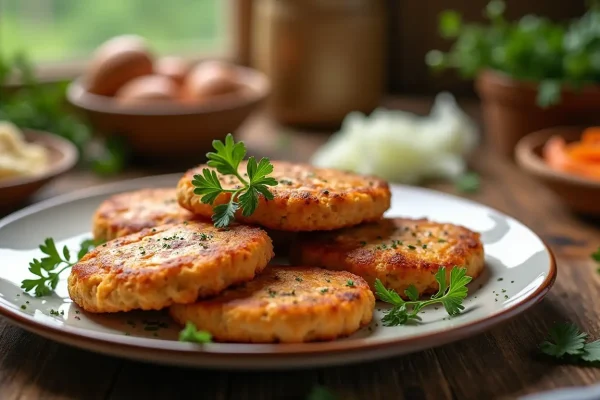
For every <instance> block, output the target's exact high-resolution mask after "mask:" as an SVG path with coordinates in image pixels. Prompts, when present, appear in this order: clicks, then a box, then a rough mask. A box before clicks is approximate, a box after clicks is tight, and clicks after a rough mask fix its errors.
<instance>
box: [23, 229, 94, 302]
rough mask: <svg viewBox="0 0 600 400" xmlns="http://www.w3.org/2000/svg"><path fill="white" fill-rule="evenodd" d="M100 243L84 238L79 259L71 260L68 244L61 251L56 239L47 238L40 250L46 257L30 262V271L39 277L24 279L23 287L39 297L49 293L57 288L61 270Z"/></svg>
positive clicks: (78, 253) (71, 264)
mask: <svg viewBox="0 0 600 400" xmlns="http://www.w3.org/2000/svg"><path fill="white" fill-rule="evenodd" d="M98 244H100V243H99V242H97V241H94V240H93V239H86V240H84V241H83V242H81V244H80V248H79V251H78V252H77V259H76V260H75V261H73V262H71V252H70V251H69V248H68V247H67V246H64V247H63V249H62V252H59V251H58V249H57V248H56V244H55V243H54V239H52V238H48V239H46V240H45V241H44V244H42V245H40V250H41V251H42V253H44V254H46V257H42V258H40V259H37V258H34V259H33V261H31V262H30V263H29V272H31V273H32V274H33V275H35V276H37V277H38V278H37V279H25V280H23V281H22V282H21V289H23V290H25V291H26V292H31V291H33V292H34V294H35V295H36V296H37V297H42V296H47V295H49V294H50V293H52V292H53V291H54V290H55V289H56V286H57V285H58V280H59V276H60V274H61V272H63V271H65V270H66V269H68V268H71V267H72V266H73V265H74V264H75V263H77V261H79V260H80V259H81V258H82V257H83V256H85V255H86V254H87V253H88V252H89V251H90V250H91V249H93V248H94V247H96V246H97V245H98ZM60 267H62V268H60Z"/></svg>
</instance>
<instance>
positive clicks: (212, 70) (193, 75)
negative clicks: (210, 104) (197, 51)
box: [182, 61, 241, 101]
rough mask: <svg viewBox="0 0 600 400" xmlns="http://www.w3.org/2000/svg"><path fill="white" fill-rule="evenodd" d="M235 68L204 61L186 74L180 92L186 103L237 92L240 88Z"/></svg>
mask: <svg viewBox="0 0 600 400" xmlns="http://www.w3.org/2000/svg"><path fill="white" fill-rule="evenodd" d="M237 75H238V74H237V71H236V69H235V67H234V66H233V65H231V64H228V63H224V62H221V61H205V62H203V63H200V64H198V65H197V66H196V67H195V68H193V69H192V70H191V71H190V73H189V74H188V76H187V78H186V80H185V82H184V85H183V90H182V96H183V98H184V100H187V101H206V100H208V99H210V98H212V97H214V96H219V95H222V94H227V93H232V92H235V91H238V90H239V89H240V88H241V86H240V83H239V78H238V76H237Z"/></svg>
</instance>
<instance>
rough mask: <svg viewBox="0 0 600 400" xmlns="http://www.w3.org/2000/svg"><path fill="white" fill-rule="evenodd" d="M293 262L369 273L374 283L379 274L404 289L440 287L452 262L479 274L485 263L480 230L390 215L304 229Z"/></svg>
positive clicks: (368, 278)
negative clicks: (440, 274) (439, 277)
mask: <svg viewBox="0 0 600 400" xmlns="http://www.w3.org/2000/svg"><path fill="white" fill-rule="evenodd" d="M291 252H292V256H291V258H292V260H291V261H292V263H293V264H296V265H314V266H321V267H325V268H327V269H332V270H345V271H349V272H352V273H354V274H356V275H359V276H361V277H363V278H364V279H365V280H366V281H367V282H368V283H369V285H370V286H371V288H373V285H374V283H375V279H377V278H379V279H380V280H381V282H382V283H383V284H384V286H385V287H387V288H390V289H394V290H396V291H397V292H398V293H399V294H402V295H404V290H405V289H406V288H407V287H408V286H409V285H414V286H415V287H416V288H417V290H418V291H419V294H421V295H423V294H431V293H435V292H436V291H437V289H438V284H437V282H436V280H435V276H434V275H435V273H436V272H437V271H438V269H439V268H440V267H442V266H445V267H447V274H448V277H449V275H450V270H451V268H452V267H454V266H460V267H466V268H467V275H468V276H471V277H473V278H476V277H477V276H479V274H480V273H481V271H482V270H483V268H484V254H483V244H482V243H481V240H480V235H479V233H476V232H473V231H471V230H469V229H467V228H465V227H462V226H457V225H453V224H445V223H436V222H431V221H429V220H427V219H408V218H393V219H390V218H386V219H382V220H381V221H379V222H376V223H371V224H364V225H360V226H357V227H354V228H348V229H342V230H339V231H336V232H324V233H315V234H311V235H301V236H300V238H299V239H298V240H297V241H296V243H295V244H294V247H293V248H292V251H291Z"/></svg>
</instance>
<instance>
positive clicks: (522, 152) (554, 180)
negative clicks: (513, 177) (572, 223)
mask: <svg viewBox="0 0 600 400" xmlns="http://www.w3.org/2000/svg"><path fill="white" fill-rule="evenodd" d="M583 129H584V128H576V127H557V128H549V129H544V130H540V131H537V132H533V133H531V134H529V135H527V136H525V137H524V138H522V139H521V140H520V141H519V142H518V143H517V147H516V149H515V159H516V161H517V164H518V165H519V166H520V167H521V168H522V169H524V170H525V171H527V173H529V174H530V175H532V176H533V177H535V178H536V179H538V180H540V181H541V182H543V183H544V184H545V185H546V186H547V187H548V188H549V189H550V190H552V191H553V192H554V193H556V195H557V196H558V197H559V198H560V199H561V200H562V201H563V202H564V203H565V204H566V205H567V206H568V207H569V208H571V209H572V210H573V211H575V212H578V213H581V214H585V215H593V216H600V181H594V180H590V179H587V178H585V177H580V176H577V175H571V174H568V173H566V172H561V171H556V170H554V169H552V168H550V167H549V166H548V164H546V162H545V161H544V159H543V158H542V148H543V146H544V144H545V143H546V141H547V140H548V139H549V138H550V137H552V136H554V135H558V136H562V137H563V138H564V139H565V140H566V141H567V142H572V141H575V140H578V139H579V138H580V137H581V133H582V131H583Z"/></svg>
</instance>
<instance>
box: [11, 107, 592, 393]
mask: <svg viewBox="0 0 600 400" xmlns="http://www.w3.org/2000/svg"><path fill="white" fill-rule="evenodd" d="M393 103H394V104H393V105H394V106H398V105H400V106H402V107H404V108H408V109H414V110H417V111H421V112H422V111H423V110H425V109H427V107H428V104H429V102H428V101H393ZM465 106H466V108H467V110H468V111H469V112H470V113H471V114H472V115H474V116H475V117H476V118H477V107H476V106H474V105H473V104H471V103H467V104H466V105H465ZM238 137H239V138H242V139H244V140H245V141H246V142H247V145H248V147H249V148H250V151H251V152H252V153H254V154H256V155H271V156H278V157H281V158H288V159H291V160H297V161H302V160H306V159H307V158H308V156H309V154H311V153H312V151H314V149H315V148H316V147H317V146H318V145H319V144H320V143H322V142H323V141H324V140H325V138H326V135H325V134H323V133H309V132H299V131H294V130H291V129H283V128H279V127H276V126H275V125H274V124H273V123H272V122H270V121H269V120H268V119H267V118H263V117H260V116H258V117H255V118H253V119H252V120H251V121H249V122H248V123H247V124H246V125H245V126H244V127H243V129H241V131H240V134H239V135H238ZM472 169H474V170H475V171H477V172H478V173H480V174H481V176H482V188H481V190H480V191H479V192H478V193H476V194H473V195H470V196H468V197H469V198H471V199H473V200H475V201H478V202H481V203H483V204H486V205H489V206H492V207H494V208H496V209H498V210H500V211H502V212H504V213H507V214H509V215H511V216H514V217H515V218H517V219H519V220H520V221H522V222H523V223H525V224H526V225H528V226H529V227H530V228H531V229H533V230H534V231H535V232H536V233H537V234H539V235H540V236H541V237H542V238H543V239H544V240H546V241H547V243H548V244H549V245H550V247H551V248H552V250H553V251H554V253H555V255H556V258H557V262H558V271H559V272H558V278H557V280H556V284H555V285H554V288H553V289H552V290H551V291H550V293H549V294H548V296H547V297H546V299H545V300H543V301H542V302H541V303H539V304H538V305H536V306H534V307H533V308H532V309H530V310H529V311H527V312H525V313H524V314H522V315H520V316H518V317H515V318H514V319H513V320H511V321H510V322H508V323H505V324H503V325H502V326H500V327H498V328H495V329H493V330H491V331H489V332H486V333H484V334H480V335H478V336H475V337H472V338H470V339H466V340H463V341H460V342H457V343H453V344H449V345H445V346H442V347H439V348H435V349H430V350H426V351H422V352H420V353H416V354H412V355H408V356H402V357H395V358H391V359H387V360H382V361H377V362H370V363H365V364H357V365H348V366H344V367H334V368H319V369H312V370H301V371H283V370H278V371H273V372H220V371H210V370H194V369H183V368H175V367H166V366H156V365H150V364H144V363H140V362H134V361H129V360H125V359H119V358H115V357H108V356H104V355H99V354H94V353H91V352H87V351H84V350H79V349H76V348H72V347H69V346H65V345H61V344H57V343H54V342H52V341H49V340H46V339H43V338H41V337H39V336H36V335H34V334H31V333H28V332H26V331H24V330H22V329H20V328H17V327H15V326H13V325H11V324H10V323H9V322H8V321H6V320H4V319H2V318H0V399H2V400H9V399H138V398H140V399H153V398H164V399H167V398H168V399H171V398H192V397H190V396H192V395H193V398H201V399H223V400H224V399H236V400H237V399H288V398H290V399H304V398H306V394H307V393H308V391H309V389H310V388H311V387H313V386H314V385H315V384H321V385H324V386H326V387H327V388H329V389H330V390H331V391H332V392H334V393H335V394H336V395H337V398H338V399H370V400H379V399H381V400H388V399H493V398H515V397H518V396H519V395H522V394H525V393H531V392H538V391H542V390H547V389H553V388H559V387H565V386H573V385H582V384H591V383H594V382H596V381H598V380H600V369H594V368H588V367H579V366H571V365H560V364H558V363H553V362H550V361H548V360H546V359H544V358H543V357H540V356H539V354H538V351H537V345H538V344H539V343H540V342H541V341H542V340H543V339H544V337H545V335H546V333H547V332H548V329H549V328H550V327H551V326H552V325H553V324H554V323H555V322H559V321H572V322H574V323H576V324H578V325H579V326H580V327H581V328H582V329H583V330H585V331H586V332H588V333H589V334H590V335H591V336H592V337H594V338H598V337H600V323H599V320H598V312H599V311H600V296H598V295H597V292H598V289H599V288H600V279H599V278H600V277H599V275H598V273H597V272H596V267H597V266H596V265H595V264H594V262H593V261H592V260H591V259H590V253H591V252H592V251H593V250H595V249H596V248H597V247H598V246H599V245H600V230H599V228H598V225H594V224H592V223H591V222H589V221H585V220H583V219H578V218H577V217H575V216H573V215H572V214H570V213H569V212H568V211H567V210H565V209H564V208H563V207H562V206H561V204H560V203H559V202H558V201H557V199H556V198H555V197H553V196H552V194H551V193H550V192H549V191H548V190H546V189H545V188H544V187H542V186H541V185H539V184H538V183H536V182H534V181H533V180H531V179H529V178H528V177H526V176H524V175H523V174H522V173H521V172H520V171H519V170H518V169H517V168H516V167H515V166H514V165H513V164H511V163H510V162H507V161H505V160H502V159H499V158H498V157H496V156H495V155H494V153H493V152H492V151H489V150H486V149H485V147H484V148H483V149H482V151H481V152H479V153H478V154H477V156H475V157H474V158H473V160H472ZM159 172H169V168H164V167H162V168H158V169H156V168H155V169H148V168H145V169H140V168H132V169H130V170H129V171H128V172H127V173H124V174H121V175H119V176H118V177H114V178H112V179H111V180H117V179H127V178H131V177H137V176H142V175H149V174H154V173H159ZM104 181H106V180H101V179H99V178H97V177H94V176H93V175H91V174H89V173H87V172H73V173H71V174H69V175H67V176H65V177H64V178H62V179H60V180H59V181H56V182H55V183H54V184H52V185H51V186H50V187H48V189H47V190H45V191H44V192H43V193H42V194H41V195H40V197H41V198H43V197H50V196H53V195H56V194H60V193H65V192H69V191H71V190H74V189H76V188H82V187H89V186H91V185H94V184H99V183H102V182H104ZM430 186H431V187H434V188H436V189H439V190H442V191H444V192H449V193H453V194H457V193H455V192H454V189H453V187H452V185H449V184H434V185H430ZM458 195H460V194H458Z"/></svg>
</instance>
